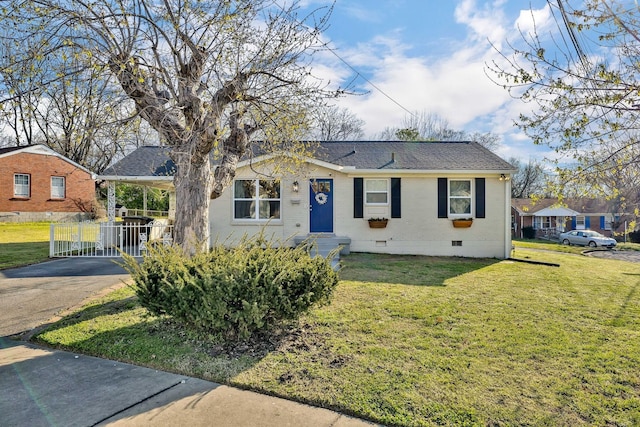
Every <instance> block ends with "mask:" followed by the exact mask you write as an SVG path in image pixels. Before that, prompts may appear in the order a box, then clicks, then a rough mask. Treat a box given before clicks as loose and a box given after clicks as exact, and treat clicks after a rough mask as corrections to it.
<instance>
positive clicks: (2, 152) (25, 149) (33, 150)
mask: <svg viewBox="0 0 640 427" xmlns="http://www.w3.org/2000/svg"><path fill="white" fill-rule="evenodd" d="M20 153H28V154H35V155H41V156H55V157H57V158H59V159H61V160H63V161H65V162H67V163H70V164H72V165H73V166H74V167H76V168H78V169H81V170H83V171H85V172H87V173H88V174H91V175H93V172H91V171H90V170H89V169H87V168H85V167H84V166H82V165H80V164H78V163H76V162H74V161H73V160H71V159H69V158H68V157H65V156H63V155H62V154H60V153H58V152H57V151H55V150H52V149H51V148H49V147H47V146H46V145H42V144H34V145H25V146H22V147H6V148H0V159H2V158H5V157H9V156H13V155H15V154H20Z"/></svg>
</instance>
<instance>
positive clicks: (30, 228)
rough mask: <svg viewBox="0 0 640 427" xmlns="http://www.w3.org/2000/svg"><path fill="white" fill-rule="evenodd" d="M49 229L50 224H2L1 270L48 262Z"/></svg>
mask: <svg viewBox="0 0 640 427" xmlns="http://www.w3.org/2000/svg"><path fill="white" fill-rule="evenodd" d="M49 228H50V225H49V223H48V222H34V223H19V224H14V223H3V222H0V270H1V269H4V268H11V267H18V266H21V265H29V264H35V263H38V262H42V261H46V260H47V259H48V258H49Z"/></svg>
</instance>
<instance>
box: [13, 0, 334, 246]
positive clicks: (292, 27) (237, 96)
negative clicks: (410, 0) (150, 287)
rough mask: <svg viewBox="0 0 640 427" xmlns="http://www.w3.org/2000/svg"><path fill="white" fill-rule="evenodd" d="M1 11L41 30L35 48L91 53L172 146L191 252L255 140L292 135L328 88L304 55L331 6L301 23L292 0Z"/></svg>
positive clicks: (32, 5) (42, 4)
mask: <svg viewBox="0 0 640 427" xmlns="http://www.w3.org/2000/svg"><path fill="white" fill-rule="evenodd" d="M3 10H4V11H3V12H1V13H2V14H3V16H2V20H3V22H4V23H8V22H11V23H18V24H17V25H15V26H14V28H15V30H14V31H15V36H14V37H15V39H16V40H18V41H21V40H27V39H28V38H29V37H33V36H35V35H36V34H40V35H42V34H45V35H46V37H44V38H43V44H42V46H41V50H40V53H38V54H37V55H45V56H46V55H51V56H52V57H53V56H54V55H55V57H58V58H59V57H60V56H61V55H63V54H66V55H83V56H85V57H91V62H92V64H94V65H93V66H94V68H95V69H96V70H99V71H101V72H104V73H111V75H113V76H115V78H116V79H117V81H118V83H119V85H120V86H121V88H122V90H123V91H124V93H125V94H126V95H127V97H128V98H129V99H130V100H131V101H132V102H133V105H134V106H135V111H136V113H137V114H138V115H139V116H140V117H141V118H143V119H144V120H145V121H147V122H148V123H149V124H150V125H151V126H152V127H153V128H154V129H155V130H156V131H157V132H158V134H159V135H160V138H161V140H162V141H163V142H164V143H165V144H167V145H168V146H170V147H171V150H170V152H171V154H170V155H171V157H172V160H173V161H174V162H175V164H176V165H177V170H176V173H175V175H174V185H175V189H176V199H177V204H176V223H175V241H176V242H177V243H179V244H181V245H182V246H183V247H184V248H185V249H187V250H188V251H190V252H193V251H195V250H197V248H198V247H206V246H207V244H208V237H209V221H208V213H209V200H210V198H216V197H219V196H220V195H221V194H222V192H223V190H224V189H225V188H226V187H227V186H228V185H229V184H230V182H231V181H232V179H233V177H234V175H235V171H236V168H237V165H238V162H239V161H240V159H241V158H242V156H243V155H245V153H247V151H248V150H249V149H250V145H251V143H252V140H254V139H260V140H262V141H266V142H267V143H268V144H269V149H270V150H274V149H276V147H278V144H281V143H289V142H291V141H294V142H295V141H296V140H297V138H298V137H299V135H298V132H299V130H300V129H302V128H306V125H307V120H306V117H307V114H306V113H307V111H308V110H309V109H310V108H312V107H313V106H316V105H318V104H321V103H322V99H323V97H324V96H325V95H327V93H326V91H325V90H324V89H325V86H324V83H322V82H320V81H318V80H315V79H314V78H313V77H312V76H311V73H310V68H309V61H310V55H309V54H310V53H312V51H313V49H314V48H315V47H319V43H320V42H319V41H318V37H317V36H318V34H319V32H320V31H321V29H322V27H323V26H324V25H325V24H326V19H327V18H328V15H327V14H326V13H324V14H322V15H319V14H318V13H312V14H311V15H308V16H306V17H305V18H303V19H302V20H299V19H298V17H297V11H298V8H297V5H296V3H295V2H294V3H292V4H287V5H284V3H283V2H273V1H271V0H235V1H214V0H192V1H189V2H182V1H177V2H172V1H162V2H158V1H155V0H126V1H125V0H95V1H91V2H84V1H56V0H39V1H37V2H31V1H30V2H23V1H12V2H10V6H8V7H6V8H5V9H3ZM316 12H318V11H316ZM42 52H46V53H44V54H43V53H42ZM25 54H27V55H28V56H29V57H33V54H30V55H29V52H25ZM14 62H16V63H19V62H20V58H16V61H14ZM51 78H52V80H53V77H51ZM297 147H298V146H297V145H292V146H290V147H287V148H288V149H289V150H292V149H295V148H297ZM212 153H213V154H214V155H215V156H216V158H217V162H218V165H217V166H216V168H215V170H214V171H213V173H212V171H211V154H212Z"/></svg>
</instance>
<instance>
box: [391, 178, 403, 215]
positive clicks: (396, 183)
mask: <svg viewBox="0 0 640 427" xmlns="http://www.w3.org/2000/svg"><path fill="white" fill-rule="evenodd" d="M400 202H401V196H400V178H391V218H402V212H401V208H400V205H401V203H400Z"/></svg>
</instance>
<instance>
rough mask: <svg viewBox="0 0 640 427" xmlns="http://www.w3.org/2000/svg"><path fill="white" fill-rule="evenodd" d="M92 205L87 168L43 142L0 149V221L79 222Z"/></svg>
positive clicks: (92, 191) (87, 215)
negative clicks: (41, 143) (42, 143)
mask: <svg viewBox="0 0 640 427" xmlns="http://www.w3.org/2000/svg"><path fill="white" fill-rule="evenodd" d="M95 208H96V203H95V179H94V176H93V174H92V173H91V172H90V171H89V170H87V169H86V168H84V167H82V166H80V165H79V164H77V163H75V162H73V161H71V160H70V159H68V158H66V157H64V156H62V155H60V154H58V153H56V152H55V151H53V150H51V149H50V148H48V147H46V146H44V145H30V146H24V147H9V148H0V221H7V222H8V221H11V222H28V221H71V220H72V221H79V220H85V219H89V218H92V217H93V215H94V214H93V212H92V210H94V209H95Z"/></svg>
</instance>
